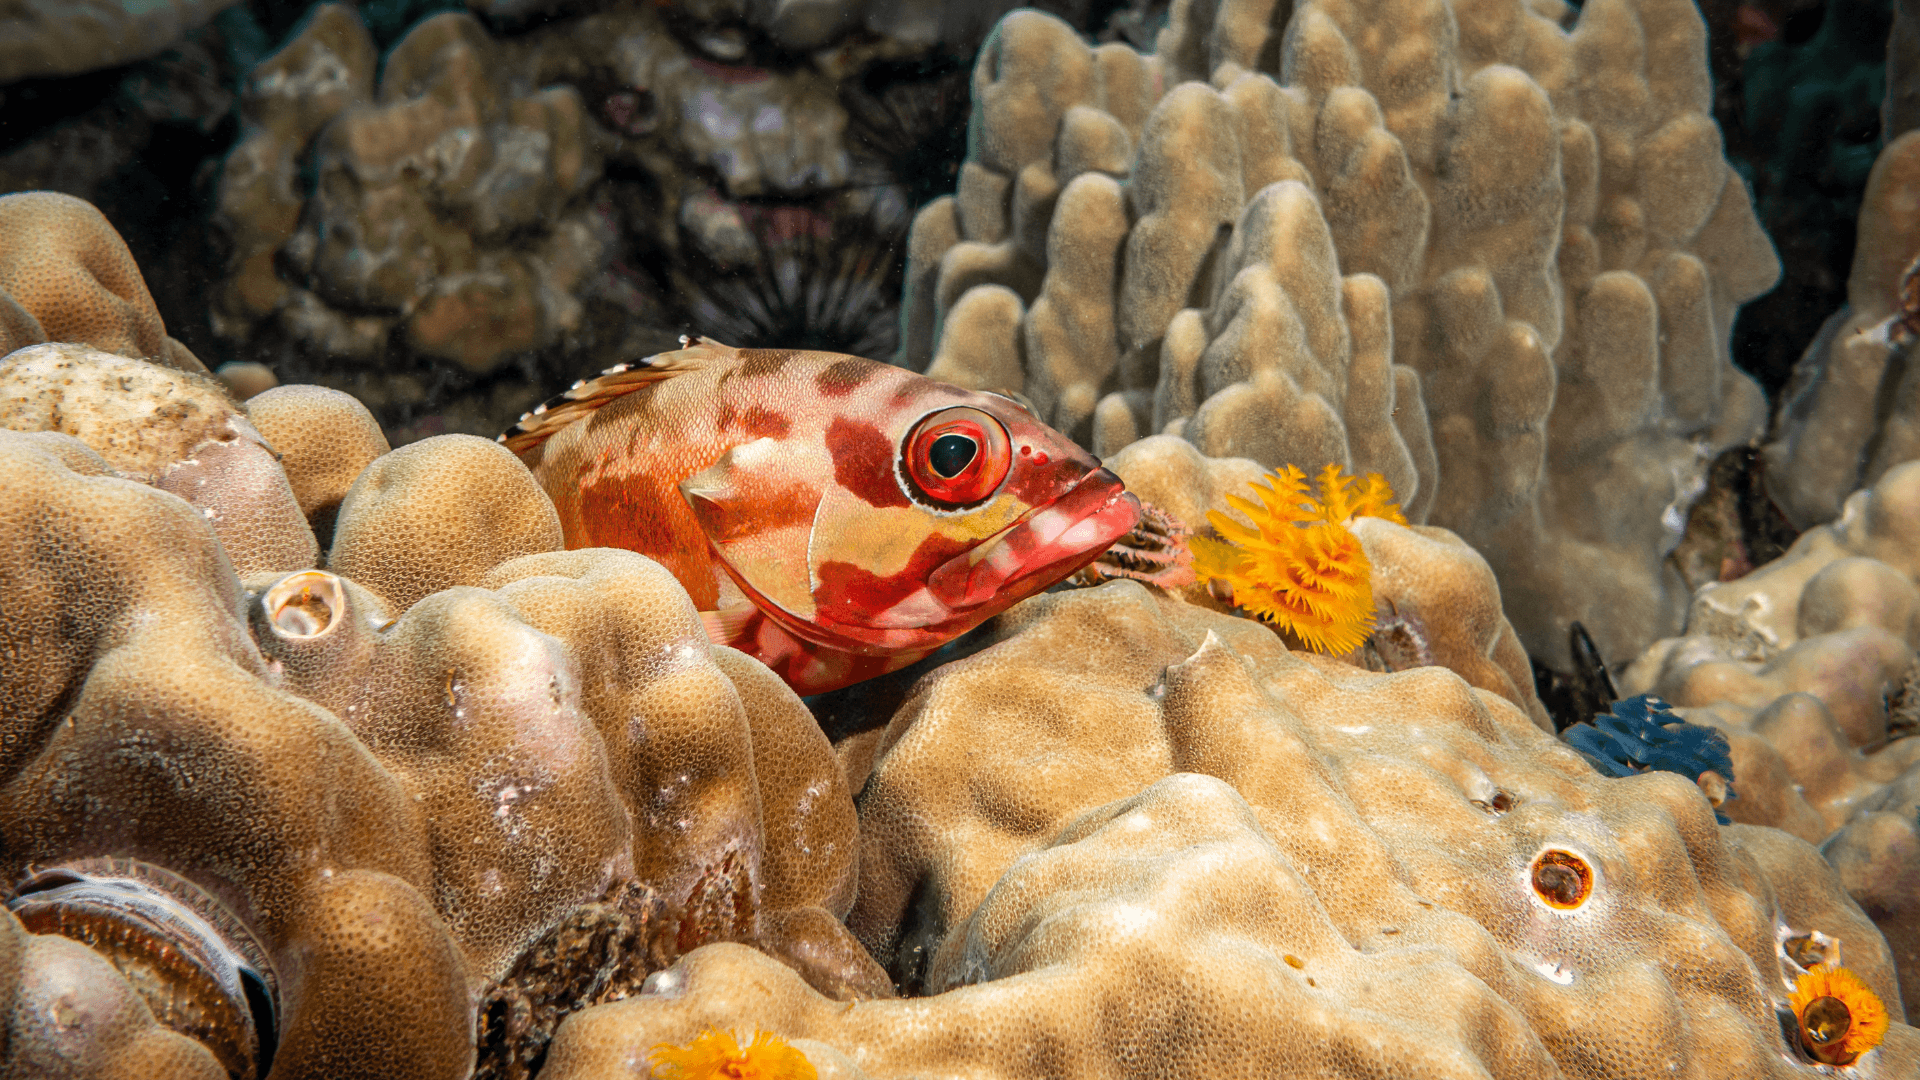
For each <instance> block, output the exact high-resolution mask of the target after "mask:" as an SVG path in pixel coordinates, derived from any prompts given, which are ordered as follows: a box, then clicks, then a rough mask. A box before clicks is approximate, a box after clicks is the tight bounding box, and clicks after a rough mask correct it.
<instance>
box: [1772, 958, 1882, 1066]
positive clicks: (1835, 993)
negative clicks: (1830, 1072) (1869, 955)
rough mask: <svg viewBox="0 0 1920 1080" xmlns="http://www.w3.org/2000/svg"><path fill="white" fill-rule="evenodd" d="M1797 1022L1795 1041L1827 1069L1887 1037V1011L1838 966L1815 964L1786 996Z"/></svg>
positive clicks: (1851, 1059)
mask: <svg viewBox="0 0 1920 1080" xmlns="http://www.w3.org/2000/svg"><path fill="white" fill-rule="evenodd" d="M1787 1003H1788V1004H1789V1005H1791V1006H1792V1007H1793V1015H1794V1017H1795V1018H1796V1019H1798V1020H1799V1021H1800V1043H1801V1045H1802V1046H1804V1047H1805V1048H1806V1051H1807V1053H1808V1054H1810V1055H1812V1056H1813V1057H1814V1058H1816V1059H1818V1060H1820V1061H1822V1062H1825V1063H1826V1064H1828V1065H1851V1064H1853V1062H1854V1060H1855V1059H1856V1058H1858V1057H1859V1056H1860V1055H1861V1054H1864V1053H1866V1052H1867V1051H1869V1050H1871V1049H1873V1048H1874V1047H1876V1046H1879V1045H1880V1040H1881V1039H1884V1038H1886V1035H1887V1007H1886V1006H1885V1005H1883V1004H1881V1003H1880V997H1879V995H1877V994H1875V993H1874V992H1873V991H1872V990H1869V989H1867V984H1866V983H1863V982H1861V981H1860V977H1859V976H1858V975H1855V974H1854V973H1853V972H1851V971H1848V970H1847V969H1846V968H1843V967H1833V966H1830V965H1828V964H1815V965H1813V967H1811V968H1809V969H1808V970H1807V973H1806V974H1805V975H1802V976H1800V978H1799V981H1797V982H1796V983H1794V987H1793V993H1792V994H1791V995H1789V996H1788V997H1787Z"/></svg>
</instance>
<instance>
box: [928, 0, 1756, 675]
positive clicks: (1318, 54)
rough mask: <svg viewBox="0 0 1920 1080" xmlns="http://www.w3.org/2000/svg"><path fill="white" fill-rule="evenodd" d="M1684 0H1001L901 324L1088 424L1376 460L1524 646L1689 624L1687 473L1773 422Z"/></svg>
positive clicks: (1124, 432)
mask: <svg viewBox="0 0 1920 1080" xmlns="http://www.w3.org/2000/svg"><path fill="white" fill-rule="evenodd" d="M1562 23H1565V24H1567V26H1568V28H1564V29H1563V26H1562ZM1382 25H1393V26H1395V27H1396V28H1398V32H1397V33H1396V34H1394V35H1383V34H1380V33H1379V32H1378V29H1377V28H1378V27H1379V26H1382ZM1408 35H1414V36H1416V37H1418V39H1419V40H1422V41H1426V42H1428V44H1425V45H1422V46H1421V47H1419V48H1417V49H1414V48H1401V47H1400V46H1399V45H1398V44H1397V43H1399V42H1401V41H1404V40H1409V37H1408ZM1702 37H1703V32H1702V27H1701V24H1700V21H1699V16H1698V14H1697V13H1696V12H1695V10H1694V7H1693V5H1692V4H1691V3H1687V2H1684V0H1601V2H1595V3H1589V4H1587V5H1585V6H1584V7H1583V8H1581V9H1580V11H1579V13H1578V15H1577V18H1576V17H1574V15H1573V12H1572V11H1571V10H1569V9H1566V8H1562V7H1560V6H1559V5H1551V6H1548V5H1527V4H1523V3H1520V2H1518V0H1511V2H1502V3H1496V4H1491V5H1485V4H1482V5H1453V4H1447V3H1431V4H1416V5H1412V6H1407V5H1395V4H1374V3H1362V4H1351V3H1345V2H1328V3H1320V2H1312V3H1304V4H1301V5H1299V6H1297V7H1295V6H1287V5H1279V6H1274V5H1268V4H1259V3H1228V4H1223V5H1219V6H1218V7H1216V6H1215V5H1211V4H1200V3H1194V4H1181V5H1176V6H1175V7H1174V9H1173V10H1172V12H1171V15H1170V20H1169V23H1168V26H1167V28H1166V30H1164V31H1163V32H1162V34H1161V37H1160V41H1159V47H1158V49H1157V51H1156V52H1154V53H1152V54H1145V55H1143V54H1141V53H1138V52H1135V51H1134V50H1132V49H1130V48H1127V47H1125V46H1122V45H1105V46H1101V47H1100V48H1098V49H1089V48H1088V47H1087V46H1086V45H1084V44H1083V43H1082V42H1080V41H1079V40H1078V39H1077V38H1076V37H1074V36H1073V35H1072V34H1071V33H1070V32H1069V31H1068V29H1067V28H1066V27H1065V26H1063V25H1062V24H1060V23H1059V22H1057V21H1054V20H1050V19H1048V18H1046V17H1044V16H1041V15H1037V14H1032V13H1016V14H1014V15H1011V16H1009V17H1008V18H1007V19H1006V20H1004V21H1003V22H1002V23H1001V25H1000V27H999V29H998V30H997V31H996V33H995V35H994V37H993V38H991V39H990V40H989V42H988V44H987V46H986V47H985V49H984V50H983V52H982V54H981V57H980V60H979V62H978V64H977V65H976V67H975V72H974V78H975V99H974V100H975V106H974V108H975V112H974V118H973V122H972V128H971V131H972V136H971V137H972V143H971V154H970V157H969V160H968V162H967V164H966V166H965V167H964V168H963V170H962V173H961V177H960V185H959V190H958V192H957V193H956V195H955V196H954V197H953V198H952V199H951V200H941V201H938V202H936V203H934V204H932V205H931V206H929V207H927V208H925V209H923V210H922V211H921V212H920V214H919V216H918V217H917V218H916V219H915V225H914V231H913V238H912V241H911V243H910V247H909V265H908V270H907V279H908V289H909V293H908V299H907V303H906V311H907V314H906V320H907V321H906V337H905V340H904V342H903V345H902V350H901V353H900V360H901V361H902V362H904V363H906V364H908V365H909V366H915V367H924V368H925V369H926V370H927V371H929V372H930V373H932V374H935V375H937V376H938V377H941V378H946V379H949V380H952V381H957V382H962V383H964V384H966V385H972V386H980V387H988V388H999V389H1004V390H1011V391H1017V392H1020V393H1023V394H1025V395H1026V396H1028V397H1029V398H1031V399H1032V400H1033V401H1034V402H1035V404H1036V406H1037V407H1038V408H1039V410H1040V412H1041V416H1042V418H1043V419H1045V420H1048V421H1049V422H1050V423H1052V424H1053V425H1054V426H1056V427H1059V428H1060V429H1061V430H1064V431H1067V432H1069V433H1070V434H1073V435H1075V436H1076V437H1077V438H1080V439H1082V440H1084V441H1085V442H1086V443H1087V444H1088V445H1090V446H1092V447H1093V448H1094V449H1095V450H1096V452H1099V453H1101V454H1110V453H1112V452H1114V451H1115V450H1118V449H1119V448H1120V447H1121V446H1124V445H1125V444H1126V443H1128V442H1130V441H1132V440H1134V439H1137V438H1140V437H1141V436H1144V435H1148V434H1154V433H1167V432H1175V433H1178V434H1180V435H1181V436H1182V437H1184V438H1187V439H1189V440H1190V441H1192V442H1194V443H1195V444H1196V445H1197V446H1198V447H1199V448H1200V449H1201V450H1202V451H1203V452H1204V453H1207V454H1210V455H1214V456H1247V457H1252V458H1254V459H1256V460H1258V461H1259V462H1261V463H1262V464H1263V465H1266V466H1268V467H1277V466H1279V465H1281V464H1283V463H1293V464H1296V465H1300V466H1303V467H1308V468H1315V467H1318V465H1319V464H1320V463H1324V462H1328V461H1332V462H1335V463H1337V464H1339V465H1341V466H1342V467H1343V468H1350V469H1352V470H1354V471H1356V472H1360V471H1377V472H1380V473H1381V474H1383V475H1384V476H1385V477H1386V479H1387V481H1388V483H1389V484H1390V485H1391V486H1392V487H1393V490H1394V491H1396V492H1398V493H1400V495H1401V496H1402V498H1403V499H1404V501H1405V506H1406V511H1407V516H1408V517H1409V519H1411V520H1413V521H1416V522H1428V521H1431V522H1432V523H1434V524H1438V525H1444V526H1446V527H1448V528H1450V529H1453V530H1454V531H1456V532H1458V533H1459V534H1460V535H1461V537H1462V538H1463V539H1465V540H1466V541H1467V542H1469V543H1471V544H1473V545H1474V546H1475V547H1476V548H1477V549H1479V550H1480V551H1481V552H1483V553H1484V554H1485V555H1486V556H1487V559H1488V561H1489V562H1490V563H1491V564H1492V565H1493V567H1494V569H1495V571H1496V573H1498V574H1499V575H1500V577H1501V580H1502V584H1503V586H1504V587H1505V588H1506V590H1507V592H1508V595H1509V596H1516V597H1524V598H1525V602H1524V603H1520V604H1516V605H1515V608H1514V612H1513V617H1514V619H1515V623H1516V626H1517V628H1518V629H1519V632H1520V634H1521V637H1522V639H1523V640H1524V641H1525V642H1526V643H1527V645H1528V647H1529V649H1530V650H1531V651H1533V652H1534V653H1535V654H1536V655H1538V656H1541V657H1542V658H1543V659H1544V660H1545V661H1547V662H1548V663H1550V664H1556V665H1559V666H1564V664H1565V660H1566V658H1565V656H1564V650H1565V640H1566V632H1567V625H1568V623H1569V622H1570V621H1572V620H1576V619H1577V620H1579V621H1581V622H1582V623H1584V624H1585V625H1586V626H1587V627H1589V628H1590V629H1591V630H1593V632H1594V634H1595V636H1596V638H1597V640H1599V642H1600V644H1601V647H1602V649H1603V651H1605V652H1608V653H1610V654H1625V653H1628V652H1630V651H1632V650H1634V649H1637V648H1640V647H1642V646H1643V645H1644V644H1645V643H1646V642H1648V641H1650V640H1652V639H1653V638H1655V637H1657V636H1659V635H1661V634H1663V633H1670V632H1671V631H1672V629H1673V628H1675V627H1677V626H1678V625H1679V621H1680V615H1681V612H1682V610H1683V609H1684V604H1685V586H1684V583H1683V582H1681V581H1680V580H1678V578H1677V576H1675V575H1674V574H1673V572H1672V571H1671V570H1670V569H1668V568H1667V567H1666V566H1665V565H1664V564H1663V563H1662V557H1663V556H1664V554H1665V549H1666V548H1667V547H1668V546H1670V545H1671V543H1672V541H1673V539H1674V536H1673V535H1671V533H1672V531H1673V530H1674V529H1677V526H1678V512H1679V510H1681V509H1683V508H1684V505H1685V502H1686V500H1687V499H1689V498H1690V497H1691V495H1692V494H1693V479H1694V478H1697V477H1698V476H1699V475H1700V474H1701V473H1702V472H1703V470H1704V464H1705V461H1706V460H1707V458H1708V457H1710V456H1711V453H1712V452H1713V451H1716V450H1718V449H1719V448H1722V447H1725V446H1728V445H1732V444H1735V443H1738V442H1742V441H1745V440H1746V439H1748V438H1750V437H1751V436H1753V435H1756V434H1757V433H1758V432H1759V429H1760V426H1761V424H1762V422H1763V416H1762V413H1763V411H1764V403H1763V399H1762V397H1761V394H1760V391H1759V389H1758V387H1757V386H1756V385H1755V384H1754V383H1753V381H1752V380H1751V379H1750V378H1748V377H1747V376H1745V375H1744V374H1742V373H1741V372H1739V371H1738V370H1737V369H1736V368H1734V367H1733V366H1732V364H1731V363H1730V362H1729V360H1728V356H1727V334H1728V331H1729V327H1730V324H1731V320H1732V315H1733V312H1734V309H1735V307H1736V306H1737V305H1738V303H1739V302H1740V301H1741V300H1743V299H1746V298H1748V297H1751V296H1753V295H1755V294H1757V293H1758V292H1760V291H1762V290H1764V289H1765V288H1766V287H1767V286H1768V285H1769V284H1770V283H1771V282H1772V280H1773V279H1774V277H1775V276H1776V275H1777V273H1778V264H1777V262H1776V261H1775V259H1774V258H1773V254H1772V252H1771V250H1770V248H1769V246H1768V244H1767V241H1766V239H1765V237H1764V236H1763V235H1761V233H1760V232H1759V230H1758V228H1757V225H1756V223H1755V221H1754V217H1753V213H1752V210H1751V208H1750V206H1749V205H1748V201H1747V192H1746V188H1745V187H1744V185H1743V184H1742V182H1741V180H1740V179H1739V177H1738V176H1737V175H1735V174H1734V173H1733V172H1732V171H1731V170H1730V169H1729V168H1728V166H1727V164H1726V162H1725V161H1724V159H1723V158H1722V157H1721V153H1720V146H1719V136H1718V132H1717V130H1716V129H1715V128H1714V126H1713V123H1712V121H1711V119H1710V118H1709V116H1708V113H1707V109H1708V104H1709V103H1708V96H1709V92H1708V85H1707V76H1706V70H1705V62H1704V58H1705V50H1704V47H1703V41H1702ZM1596 500H1598V502H1596ZM1669 510H1672V511H1673V513H1671V514H1668V513H1667V511H1669ZM1663 516H1664V517H1671V518H1673V519H1674V520H1673V521H1671V522H1669V523H1666V524H1663ZM1602 582H1604V583H1606V584H1605V585H1597V583H1602ZM1603 595H1604V599H1602V596H1603Z"/></svg>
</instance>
